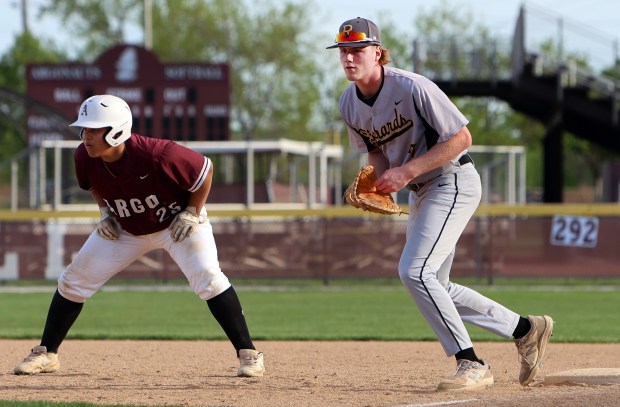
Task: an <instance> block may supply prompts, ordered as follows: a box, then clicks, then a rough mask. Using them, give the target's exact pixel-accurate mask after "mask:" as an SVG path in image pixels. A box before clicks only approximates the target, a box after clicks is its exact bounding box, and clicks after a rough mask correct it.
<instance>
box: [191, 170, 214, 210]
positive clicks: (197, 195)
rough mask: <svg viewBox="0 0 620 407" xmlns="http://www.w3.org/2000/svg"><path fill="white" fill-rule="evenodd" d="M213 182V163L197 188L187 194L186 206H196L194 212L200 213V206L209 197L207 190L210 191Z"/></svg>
mask: <svg viewBox="0 0 620 407" xmlns="http://www.w3.org/2000/svg"><path fill="white" fill-rule="evenodd" d="M212 182H213V164H212V165H211V167H210V168H209V172H208V173H207V178H206V179H205V181H204V182H203V183H202V185H201V186H200V188H198V190H196V191H194V192H192V194H191V195H190V196H189V200H188V201H187V206H192V207H194V208H196V213H197V214H198V213H200V211H201V210H202V207H203V206H204V204H205V202H206V201H207V198H208V197H209V192H210V191H211V183H212Z"/></svg>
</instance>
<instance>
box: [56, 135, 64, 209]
mask: <svg viewBox="0 0 620 407" xmlns="http://www.w3.org/2000/svg"><path fill="white" fill-rule="evenodd" d="M61 151H62V150H61V149H60V147H54V210H58V209H60V204H61V201H62V199H61V195H62V174H61V172H62V160H61Z"/></svg>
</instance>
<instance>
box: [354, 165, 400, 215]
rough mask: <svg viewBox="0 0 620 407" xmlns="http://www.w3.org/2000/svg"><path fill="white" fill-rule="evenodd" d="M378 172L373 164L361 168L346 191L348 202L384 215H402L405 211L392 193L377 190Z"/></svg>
mask: <svg viewBox="0 0 620 407" xmlns="http://www.w3.org/2000/svg"><path fill="white" fill-rule="evenodd" d="M376 180H377V172H376V171H375V168H374V167H373V166H372V165H366V166H364V167H362V168H361V169H360V170H359V173H358V174H357V176H356V177H355V179H354V180H353V182H352V183H351V185H350V186H349V188H347V190H346V191H345V193H344V198H345V199H346V200H347V202H348V203H349V204H350V205H352V206H354V207H356V208H360V209H363V210H365V211H368V212H374V213H380V214H382V215H400V214H401V213H405V212H404V211H403V210H402V208H401V207H400V206H399V205H398V204H397V203H396V202H394V199H392V195H390V194H388V193H384V192H379V191H377V188H376V187H375V181H376Z"/></svg>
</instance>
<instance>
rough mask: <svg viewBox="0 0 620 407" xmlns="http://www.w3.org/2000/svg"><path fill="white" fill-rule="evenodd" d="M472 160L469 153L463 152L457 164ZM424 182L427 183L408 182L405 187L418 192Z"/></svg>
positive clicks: (471, 161)
mask: <svg viewBox="0 0 620 407" xmlns="http://www.w3.org/2000/svg"><path fill="white" fill-rule="evenodd" d="M473 162H474V160H472V158H471V157H470V156H469V154H464V155H462V156H461V158H459V164H461V165H465V164H468V163H473ZM426 184H427V182H420V183H418V184H409V185H407V189H408V190H409V191H413V192H418V191H419V190H420V189H422V187H423V186H424V185H426Z"/></svg>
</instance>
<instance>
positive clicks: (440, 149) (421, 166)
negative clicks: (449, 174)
mask: <svg viewBox="0 0 620 407" xmlns="http://www.w3.org/2000/svg"><path fill="white" fill-rule="evenodd" d="M471 143H472V141H471V134H470V133H469V130H468V129H467V127H463V128H462V129H461V130H459V131H458V133H456V134H455V135H454V136H453V137H451V138H450V139H449V140H447V141H445V142H442V143H437V144H435V145H434V146H433V148H431V149H430V150H428V151H427V152H426V153H425V154H423V155H421V156H420V157H416V158H414V159H412V160H411V161H409V162H407V163H406V164H404V165H402V166H400V167H394V168H391V169H389V170H387V171H385V172H384V173H383V174H382V175H381V176H380V178H379V179H378V180H377V182H376V183H375V185H376V187H377V189H378V190H379V191H381V192H395V191H399V190H401V189H403V188H404V187H405V186H406V185H407V184H408V183H409V182H411V180H413V179H415V178H417V177H418V176H420V175H422V174H425V173H427V172H429V171H431V170H433V169H435V168H437V167H439V166H441V165H443V164H445V163H446V162H448V161H450V160H453V159H454V158H455V157H456V156H458V155H459V154H460V153H461V152H462V151H463V150H466V149H467V148H469V147H470V146H471Z"/></svg>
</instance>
